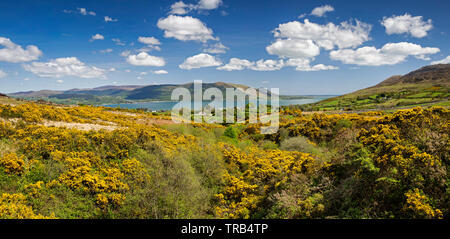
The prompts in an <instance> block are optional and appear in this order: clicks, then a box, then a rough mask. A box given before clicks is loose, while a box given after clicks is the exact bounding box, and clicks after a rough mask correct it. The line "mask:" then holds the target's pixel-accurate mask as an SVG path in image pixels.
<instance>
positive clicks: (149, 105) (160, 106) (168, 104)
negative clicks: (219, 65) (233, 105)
mask: <svg viewBox="0 0 450 239" xmlns="http://www.w3.org/2000/svg"><path fill="white" fill-rule="evenodd" d="M330 97H333V96H331V95H320V96H311V98H308V99H292V100H291V99H289V100H280V106H287V105H304V104H310V103H315V102H318V101H321V100H324V99H327V98H330ZM178 103H179V102H177V101H151V102H138V103H130V104H112V105H103V106H106V107H115V108H117V107H120V108H126V109H143V108H145V109H149V110H157V111H159V110H172V109H173V108H182V107H185V106H186V104H184V105H183V104H179V105H177V104H178ZM210 103H211V102H210V101H203V102H202V105H203V106H206V105H208V104H210ZM225 105H226V102H224V103H223V106H225ZM237 105H238V106H239V105H243V102H237ZM211 106H215V107H217V108H221V107H222V105H215V104H211Z"/></svg>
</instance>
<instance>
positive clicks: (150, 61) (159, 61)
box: [127, 52, 166, 66]
mask: <svg viewBox="0 0 450 239" xmlns="http://www.w3.org/2000/svg"><path fill="white" fill-rule="evenodd" d="M127 62H128V63H130V64H131V65H135V66H165V65H166V61H165V60H164V58H162V57H158V56H152V55H149V54H147V53H146V52H141V53H139V54H137V55H128V57H127Z"/></svg>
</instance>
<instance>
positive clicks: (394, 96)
mask: <svg viewBox="0 0 450 239" xmlns="http://www.w3.org/2000/svg"><path fill="white" fill-rule="evenodd" d="M449 98H450V64H439V65H430V66H425V67H422V68H420V69H418V70H415V71H412V72H410V73H408V74H406V75H402V76H401V75H397V76H392V77H389V78H388V79H386V80H384V81H382V82H380V83H379V84H377V85H375V86H372V87H368V88H365V89H362V90H358V91H355V92H353V93H349V94H345V95H342V96H338V97H334V98H329V99H326V100H323V101H320V102H317V103H314V104H310V105H305V106H303V107H304V109H305V110H340V109H347V110H358V109H389V108H396V107H405V106H415V105H429V104H438V105H446V106H450V105H449Z"/></svg>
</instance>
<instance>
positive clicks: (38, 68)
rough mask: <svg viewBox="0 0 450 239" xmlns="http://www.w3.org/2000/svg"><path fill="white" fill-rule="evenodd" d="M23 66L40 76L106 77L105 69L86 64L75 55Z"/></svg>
mask: <svg viewBox="0 0 450 239" xmlns="http://www.w3.org/2000/svg"><path fill="white" fill-rule="evenodd" d="M23 68H24V69H25V70H27V71H29V72H32V73H33V74H35V75H38V76H40V77H51V78H60V77H64V76H76V77H80V78H106V77H105V75H104V74H105V70H103V69H100V68H97V67H95V66H87V65H86V64H84V63H83V62H81V61H80V60H78V59H77V58H76V57H67V58H56V59H54V60H50V61H49V62H33V63H31V64H29V65H23Z"/></svg>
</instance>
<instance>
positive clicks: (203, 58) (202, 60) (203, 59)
mask: <svg viewBox="0 0 450 239" xmlns="http://www.w3.org/2000/svg"><path fill="white" fill-rule="evenodd" d="M220 65H222V62H221V61H220V60H218V59H217V58H216V57H214V56H211V55H209V54H205V53H200V54H198V55H195V56H191V57H188V58H187V59H186V60H185V61H184V62H183V64H181V65H179V67H180V68H181V69H184V70H190V69H194V68H202V67H210V66H220Z"/></svg>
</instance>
